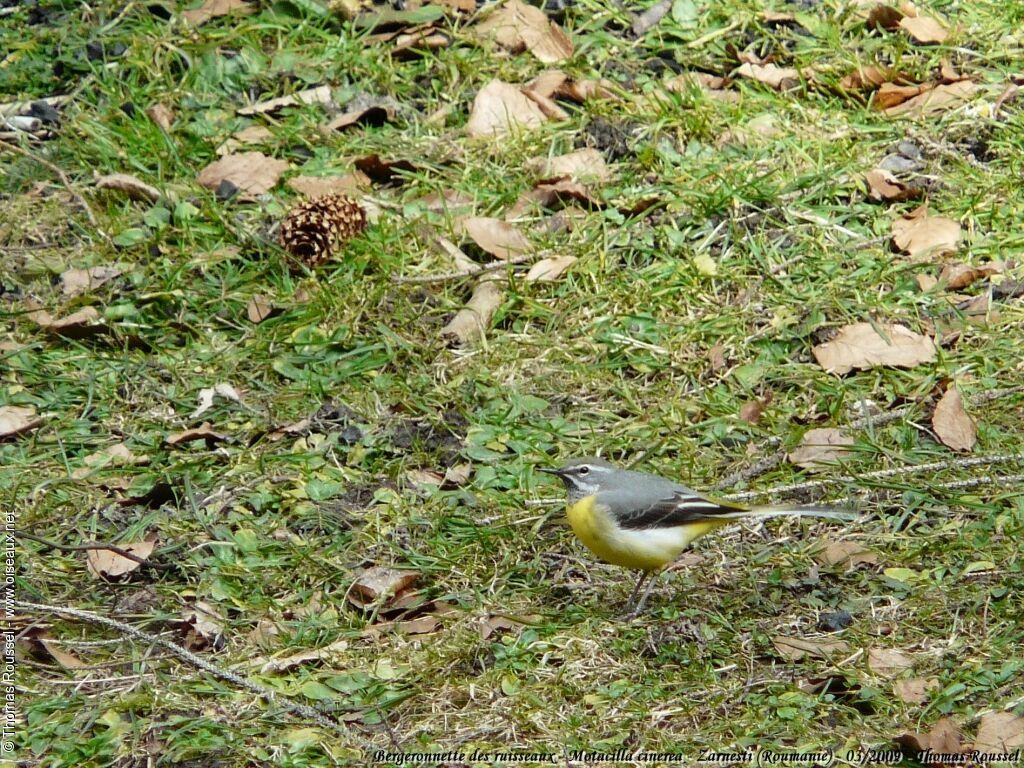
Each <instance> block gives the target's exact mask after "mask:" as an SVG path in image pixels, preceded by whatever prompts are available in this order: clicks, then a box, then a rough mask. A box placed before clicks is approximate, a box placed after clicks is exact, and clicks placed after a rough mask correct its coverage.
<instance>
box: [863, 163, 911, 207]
mask: <svg viewBox="0 0 1024 768" xmlns="http://www.w3.org/2000/svg"><path fill="white" fill-rule="evenodd" d="M864 180H865V181H866V182H867V183H868V198H869V199H871V200H876V201H884V202H902V201H904V200H914V199H916V198H919V197H921V195H923V194H924V190H923V189H922V188H921V187H910V186H907V185H906V184H904V183H903V182H902V181H900V180H899V179H897V178H896V177H895V176H893V175H892V174H891V173H889V171H886V170H884V169H882V168H875V169H874V170H871V171H868V172H867V173H865V174H864Z"/></svg>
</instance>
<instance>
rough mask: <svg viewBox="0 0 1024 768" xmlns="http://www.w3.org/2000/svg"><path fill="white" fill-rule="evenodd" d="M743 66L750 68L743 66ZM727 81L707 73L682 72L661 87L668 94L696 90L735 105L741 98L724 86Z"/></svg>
mask: <svg viewBox="0 0 1024 768" xmlns="http://www.w3.org/2000/svg"><path fill="white" fill-rule="evenodd" d="M744 66H752V65H747V64H745V65H744ZM726 84H727V81H726V79H725V78H724V77H718V76H716V75H709V74H708V73H707V72H683V73H682V74H679V75H676V76H675V77H672V78H670V79H668V80H666V81H665V82H664V83H663V85H664V87H665V90H666V91H668V92H669V93H687V92H688V91H691V90H693V89H697V90H699V91H701V92H702V93H704V94H706V95H707V96H708V97H710V98H712V99H715V100H717V101H725V102H729V103H733V104H735V103H736V102H738V101H740V99H741V98H742V96H741V95H740V94H739V93H737V92H736V91H730V90H729V89H727V88H726V87H725V86H726Z"/></svg>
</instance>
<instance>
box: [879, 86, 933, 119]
mask: <svg viewBox="0 0 1024 768" xmlns="http://www.w3.org/2000/svg"><path fill="white" fill-rule="evenodd" d="M934 87H935V86H934V84H933V83H902V82H901V83H882V84H881V86H879V88H878V90H877V91H875V93H874V95H873V96H872V97H871V106H872V107H873V108H874V109H877V110H881V111H883V112H886V113H888V110H890V109H895V108H896V107H898V106H899V105H901V104H903V103H905V102H907V101H910V100H911V99H913V98H915V97H917V96H920V95H921V94H923V93H927V92H928V91H930V90H931V89H932V88H934Z"/></svg>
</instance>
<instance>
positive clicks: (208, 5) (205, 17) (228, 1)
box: [181, 0, 256, 27]
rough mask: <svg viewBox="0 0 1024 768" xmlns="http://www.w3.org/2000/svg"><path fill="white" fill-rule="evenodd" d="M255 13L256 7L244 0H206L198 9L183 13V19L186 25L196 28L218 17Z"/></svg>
mask: <svg viewBox="0 0 1024 768" xmlns="http://www.w3.org/2000/svg"><path fill="white" fill-rule="evenodd" d="M255 12H256V6H255V5H250V4H249V3H244V2H242V0H205V2H204V3H203V4H202V5H200V6H199V7H198V8H194V9H192V10H190V11H185V12H184V13H182V14H181V18H183V19H184V20H185V23H186V24H190V25H191V26H193V27H195V26H199V25H200V24H205V23H206V22H207V21H209V20H210V19H213V18H216V17H217V16H227V15H228V14H232V13H236V14H239V15H243V16H244V15H248V14H250V13H255Z"/></svg>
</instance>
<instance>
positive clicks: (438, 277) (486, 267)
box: [395, 254, 535, 285]
mask: <svg viewBox="0 0 1024 768" xmlns="http://www.w3.org/2000/svg"><path fill="white" fill-rule="evenodd" d="M534 255H535V254H530V255H529V256H527V257H526V258H522V257H514V258H510V259H506V260H505V261H496V262H493V263H491V264H481V265H480V266H479V267H478V268H476V269H472V270H467V271H464V272H441V273H438V274H433V275H413V276H410V277H405V276H402V275H399V276H398V277H396V278H395V282H396V283H398V284H400V285H409V284H416V283H444V282H448V281H451V280H464V279H465V278H467V277H476V276H477V275H482V274H484V273H486V272H494V271H496V270H499V269H502V268H504V267H510V266H511V267H520V266H525V264H524V263H523V262H525V261H527V260H528V259H532V258H533V257H534Z"/></svg>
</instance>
